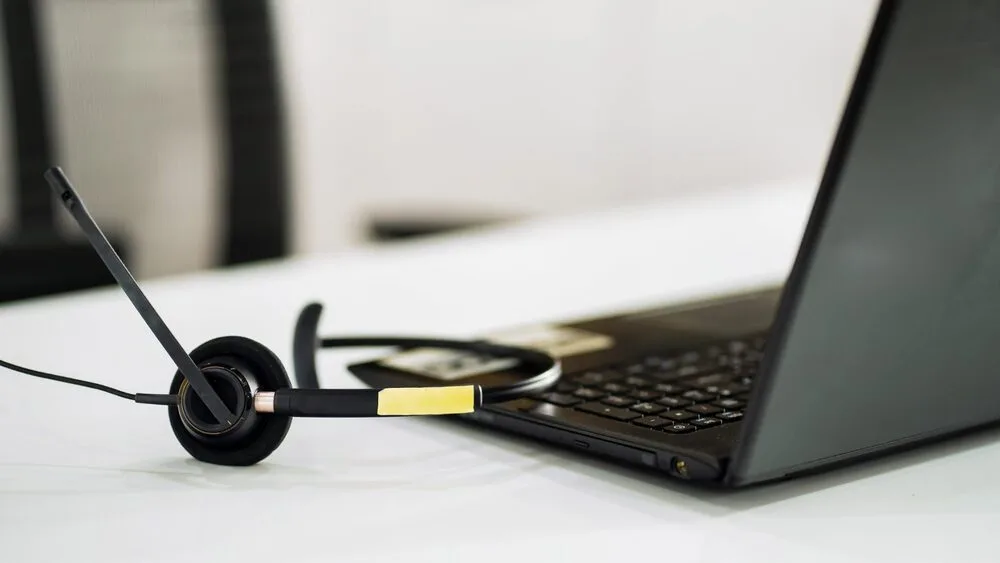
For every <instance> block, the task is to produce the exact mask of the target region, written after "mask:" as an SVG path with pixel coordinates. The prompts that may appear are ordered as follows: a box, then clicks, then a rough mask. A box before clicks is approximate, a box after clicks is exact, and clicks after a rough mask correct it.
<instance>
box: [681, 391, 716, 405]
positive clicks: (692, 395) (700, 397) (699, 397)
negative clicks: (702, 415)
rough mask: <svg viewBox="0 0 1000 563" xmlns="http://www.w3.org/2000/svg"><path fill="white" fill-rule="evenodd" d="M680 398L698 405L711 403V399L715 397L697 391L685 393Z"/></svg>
mask: <svg viewBox="0 0 1000 563" xmlns="http://www.w3.org/2000/svg"><path fill="white" fill-rule="evenodd" d="M682 396H683V397H684V398H685V399H691V400H692V401H694V402H696V403H700V402H703V401H711V400H712V399H714V398H715V395H709V394H708V393H705V392H702V391H698V390H697V389H694V390H691V391H687V392H685V393H684V394H683V395H682Z"/></svg>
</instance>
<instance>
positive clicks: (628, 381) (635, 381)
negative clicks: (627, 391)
mask: <svg viewBox="0 0 1000 563" xmlns="http://www.w3.org/2000/svg"><path fill="white" fill-rule="evenodd" d="M652 384H653V382H652V381H650V380H648V379H646V378H644V377H639V376H637V375H633V376H630V377H626V378H625V385H631V386H633V387H649V386H650V385H652Z"/></svg>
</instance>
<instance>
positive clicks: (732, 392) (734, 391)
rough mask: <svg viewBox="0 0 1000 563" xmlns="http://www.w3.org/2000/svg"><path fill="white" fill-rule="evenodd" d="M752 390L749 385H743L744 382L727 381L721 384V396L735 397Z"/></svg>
mask: <svg viewBox="0 0 1000 563" xmlns="http://www.w3.org/2000/svg"><path fill="white" fill-rule="evenodd" d="M749 390H750V387H749V386H748V385H743V384H742V383H726V384H725V385H720V386H719V393H718V394H719V396H721V397H734V396H736V395H739V394H740V393H746V392H747V391H749Z"/></svg>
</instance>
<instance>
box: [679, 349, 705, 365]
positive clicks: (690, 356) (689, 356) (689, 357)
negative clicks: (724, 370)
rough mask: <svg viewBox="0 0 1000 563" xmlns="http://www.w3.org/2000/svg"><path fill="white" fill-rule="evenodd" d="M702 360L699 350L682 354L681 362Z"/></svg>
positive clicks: (687, 362)
mask: <svg viewBox="0 0 1000 563" xmlns="http://www.w3.org/2000/svg"><path fill="white" fill-rule="evenodd" d="M699 360H701V354H699V353H698V352H687V353H686V354H684V355H683V356H681V363H682V364H685V365H691V364H696V363H698V361H699Z"/></svg>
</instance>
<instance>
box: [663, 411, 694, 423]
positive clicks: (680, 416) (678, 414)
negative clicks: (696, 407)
mask: <svg viewBox="0 0 1000 563" xmlns="http://www.w3.org/2000/svg"><path fill="white" fill-rule="evenodd" d="M660 416H663V417H666V418H669V419H670V420H677V421H681V420H691V419H692V418H698V415H695V414H691V413H689V412H687V411H669V412H665V413H662V414H660Z"/></svg>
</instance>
